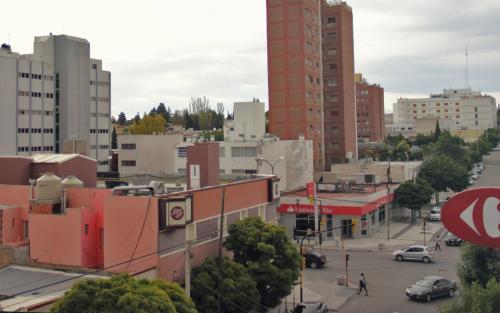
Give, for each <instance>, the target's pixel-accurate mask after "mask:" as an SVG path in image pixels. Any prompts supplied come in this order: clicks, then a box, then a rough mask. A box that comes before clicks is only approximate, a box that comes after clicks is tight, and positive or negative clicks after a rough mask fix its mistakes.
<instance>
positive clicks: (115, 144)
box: [111, 126, 118, 149]
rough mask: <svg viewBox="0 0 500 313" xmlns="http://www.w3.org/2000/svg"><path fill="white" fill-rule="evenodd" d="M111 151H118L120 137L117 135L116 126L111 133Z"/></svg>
mask: <svg viewBox="0 0 500 313" xmlns="http://www.w3.org/2000/svg"><path fill="white" fill-rule="evenodd" d="M111 149H118V135H117V134H116V128H115V127H114V126H113V131H112V132H111Z"/></svg>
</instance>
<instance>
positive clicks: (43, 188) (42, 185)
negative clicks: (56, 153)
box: [36, 173, 62, 202]
mask: <svg viewBox="0 0 500 313" xmlns="http://www.w3.org/2000/svg"><path fill="white" fill-rule="evenodd" d="M61 190H62V184H61V179H60V178H59V177H57V176H56V175H54V174H53V173H45V174H43V175H42V176H41V177H40V178H38V179H37V180H36V194H37V199H38V200H53V201H55V202H59V201H60V198H61Z"/></svg>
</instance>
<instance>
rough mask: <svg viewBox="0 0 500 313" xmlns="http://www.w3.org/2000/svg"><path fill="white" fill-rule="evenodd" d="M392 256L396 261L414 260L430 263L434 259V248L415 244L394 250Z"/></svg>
mask: <svg viewBox="0 0 500 313" xmlns="http://www.w3.org/2000/svg"><path fill="white" fill-rule="evenodd" d="M392 256H393V257H394V259H395V260H396V261H404V260H414V261H422V262H424V263H430V262H431V261H432V250H431V249H430V248H428V247H427V246H420V245H415V246H409V247H406V248H403V249H401V250H397V251H394V252H393V253H392Z"/></svg>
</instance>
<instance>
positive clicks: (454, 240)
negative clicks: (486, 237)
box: [444, 232, 463, 246]
mask: <svg viewBox="0 0 500 313" xmlns="http://www.w3.org/2000/svg"><path fill="white" fill-rule="evenodd" d="M462 242H463V240H462V239H460V238H458V237H457V236H455V235H453V234H452V233H450V232H448V233H447V234H446V237H445V238H444V243H445V244H446V245H447V246H460V245H461V244H462Z"/></svg>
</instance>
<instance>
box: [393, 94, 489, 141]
mask: <svg viewBox="0 0 500 313" xmlns="http://www.w3.org/2000/svg"><path fill="white" fill-rule="evenodd" d="M496 109H497V108H496V100H495V98H493V97H491V96H489V95H482V94H481V93H480V92H478V91H472V90H471V89H469V88H468V89H444V90H443V93H441V94H436V95H431V96H430V97H429V98H417V99H408V98H400V99H398V102H397V103H394V112H393V114H394V115H393V116H394V124H395V125H405V128H406V129H407V127H408V126H407V125H411V124H413V125H415V123H416V121H417V120H419V119H432V118H435V119H437V120H439V121H443V123H440V124H443V125H449V126H448V127H449V129H447V130H449V131H457V130H470V129H475V130H477V129H479V130H485V129H488V128H491V127H496V125H497V124H496V123H497V117H496ZM410 127H411V126H410ZM413 129H415V127H414V126H413Z"/></svg>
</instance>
